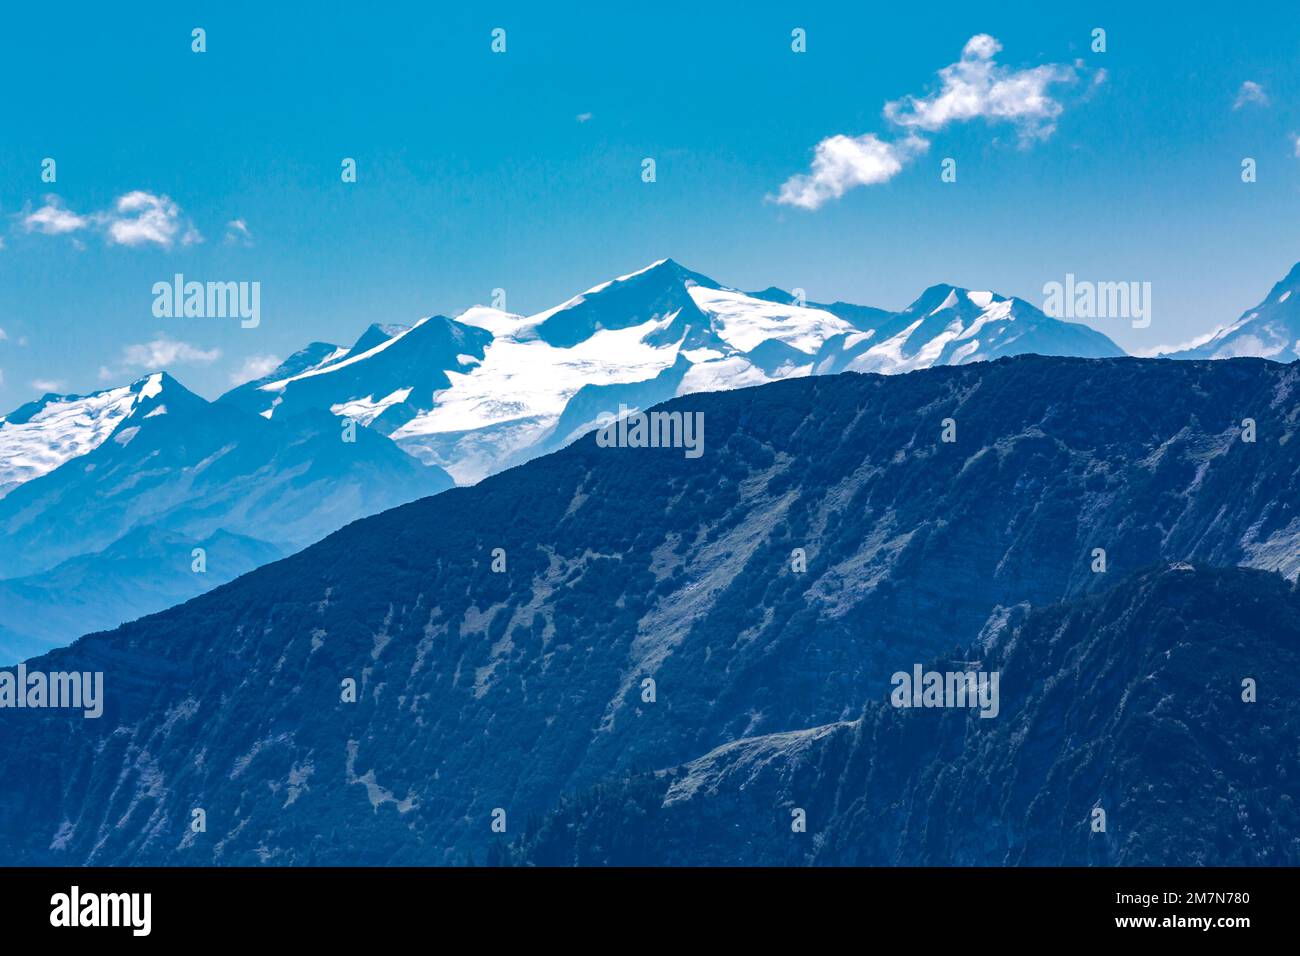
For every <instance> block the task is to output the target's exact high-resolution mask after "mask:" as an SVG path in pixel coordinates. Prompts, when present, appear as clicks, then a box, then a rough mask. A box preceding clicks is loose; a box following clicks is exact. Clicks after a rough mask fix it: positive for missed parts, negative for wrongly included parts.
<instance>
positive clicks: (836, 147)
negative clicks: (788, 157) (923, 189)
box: [776, 133, 930, 209]
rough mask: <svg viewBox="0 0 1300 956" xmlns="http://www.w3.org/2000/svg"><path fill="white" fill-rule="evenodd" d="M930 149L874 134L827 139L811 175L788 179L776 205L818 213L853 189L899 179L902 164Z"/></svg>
mask: <svg viewBox="0 0 1300 956" xmlns="http://www.w3.org/2000/svg"><path fill="white" fill-rule="evenodd" d="M929 145H930V144H929V143H927V142H926V141H925V140H923V139H921V138H920V137H918V136H908V137H907V138H906V139H903V140H900V141H899V142H896V143H887V142H885V141H884V140H882V139H880V138H879V137H878V136H876V134H875V133H867V134H866V135H864V136H858V137H852V136H844V135H837V136H828V137H827V138H826V139H824V140H822V141H821V142H820V143H818V144H817V147H816V149H815V150H814V153H813V162H812V171H811V172H809V173H807V174H800V175H797V176H791V177H790V178H789V179H787V180H786V181H785V182H784V183H782V184H781V191H780V193H779V194H778V195H777V196H776V201H777V202H778V203H781V204H782V205H786V206H798V207H799V208H800V209H817V208H818V207H820V206H821V205H822V204H823V203H826V202H828V201H829V200H832V199H839V198H840V197H841V196H843V195H844V193H846V192H847V191H848V190H850V189H853V188H854V187H855V186H873V185H875V184H877V183H884V182H888V181H889V180H891V179H893V178H894V177H895V176H897V175H898V173H899V172H900V171H901V170H902V168H903V164H904V163H906V162H907V161H908V160H910V159H911V158H912V157H914V156H917V155H919V154H920V153H923V152H924V151H925V150H926V149H927V148H929Z"/></svg>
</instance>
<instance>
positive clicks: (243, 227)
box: [225, 219, 253, 246]
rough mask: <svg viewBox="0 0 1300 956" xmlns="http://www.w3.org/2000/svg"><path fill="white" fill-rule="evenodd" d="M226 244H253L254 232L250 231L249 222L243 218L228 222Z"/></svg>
mask: <svg viewBox="0 0 1300 956" xmlns="http://www.w3.org/2000/svg"><path fill="white" fill-rule="evenodd" d="M225 242H226V245H228V246H251V245H252V244H253V234H252V233H251V232H249V231H248V223H246V222H244V220H242V219H232V220H230V222H228V223H226V239H225Z"/></svg>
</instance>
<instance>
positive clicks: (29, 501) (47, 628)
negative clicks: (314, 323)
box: [0, 373, 451, 657]
mask: <svg viewBox="0 0 1300 956" xmlns="http://www.w3.org/2000/svg"><path fill="white" fill-rule="evenodd" d="M343 437H344V436H343V434H342V429H341V427H340V422H339V421H338V420H337V419H335V418H333V417H332V416H329V415H324V414H321V413H320V412H309V413H306V414H299V415H296V416H285V417H283V418H281V419H277V420H276V421H274V422H271V421H266V420H265V419H262V418H259V417H257V416H256V415H252V414H249V413H247V412H244V411H241V410H239V409H237V408H233V407H230V406H228V405H217V404H213V403H210V402H207V401H205V400H203V399H202V398H200V397H199V396H197V395H195V394H193V393H192V392H190V391H188V390H187V389H186V388H185V387H184V386H182V385H181V384H180V383H179V382H177V381H176V380H175V379H173V378H171V377H170V376H168V375H166V374H163V373H157V374H154V375H150V376H147V377H146V378H143V379H141V380H140V381H138V382H135V383H133V384H131V385H129V386H125V387H123V388H115V389H109V390H106V391H104V392H100V393H96V394H94V395H89V396H84V397H77V396H55V395H49V396H46V397H45V398H44V399H42V400H41V401H40V402H34V403H32V404H31V405H28V406H24V407H23V408H22V409H19V410H18V412H16V413H15V414H13V415H10V416H7V417H6V419H5V420H4V421H3V423H0V449H3V453H4V454H3V458H2V459H0V460H3V461H4V462H5V468H6V470H7V474H8V475H9V476H11V478H13V479H19V478H21V479H23V480H22V481H21V483H19V482H18V481H17V480H13V481H12V482H11V485H10V489H9V492H8V494H7V495H5V497H4V498H2V499H0V579H10V580H8V581H3V580H0V594H8V595H10V596H11V597H15V599H14V600H7V601H4V602H0V629H3V630H2V631H0V634H3V635H4V638H3V640H0V644H2V645H3V647H4V649H5V650H6V651H7V652H8V654H9V656H11V657H12V656H13V655H14V654H18V655H25V654H34V653H38V652H39V651H41V650H44V649H46V648H48V647H49V646H50V642H51V641H58V642H66V641H69V640H72V639H73V638H74V637H76V636H78V635H79V634H82V633H85V632H86V630H88V629H91V628H97V627H106V626H111V625H115V624H118V623H120V622H121V621H123V620H129V619H131V618H133V617H138V616H139V615H141V614H145V613H149V612H152V611H157V610H161V609H162V608H164V607H166V606H168V604H170V603H172V602H173V601H174V600H177V599H183V598H185V597H189V596H191V595H192V594H194V593H197V592H198V591H200V590H203V589H204V588H205V587H210V586H212V585H215V584H218V583H221V582H222V581H225V580H229V579H230V578H231V577H233V576H234V575H235V574H238V573H242V572H243V571H246V570H248V569H249V568H250V567H252V566H254V565H255V564H256V563H258V562H259V561H262V560H266V559H268V558H270V557H274V556H276V555H278V554H281V553H287V552H290V551H295V550H297V549H298V548H301V547H303V546H304V545H307V544H310V543H311V542H313V541H316V540H318V539H319V538H321V537H323V536H324V535H326V534H328V533H329V532H330V531H333V530H334V529H336V528H339V527H342V526H343V525H345V524H347V523H348V522H349V521H352V520H354V519H356V518H359V517H363V516H364V515H368V514H373V513H375V512H378V511H382V510H384V509H385V508H389V507H392V506H393V505H397V504H401V503H403V502H406V501H410V500H413V499H415V498H418V497H421V496H422V495H426V494H433V493H436V492H438V491H441V490H443V489H444V488H447V487H449V486H450V485H451V480H450V478H449V477H448V476H447V475H446V474H445V473H443V472H442V471H440V470H439V469H437V468H430V467H426V466H424V465H421V464H420V463H419V462H417V461H415V459H413V458H411V457H410V456H409V455H406V454H404V453H403V452H402V451H400V450H399V449H398V448H397V447H396V446H395V445H393V444H392V443H391V442H390V441H388V439H386V438H384V437H383V436H382V435H379V434H377V433H374V432H371V431H368V430H366V429H358V430H357V434H356V441H355V442H351V443H350V442H345V441H344V440H343ZM146 528H152V529H154V532H153V533H150V534H141V533H140V532H141V531H142V530H143V529H146ZM214 536H216V540H217V541H219V542H220V543H221V546H220V547H218V548H216V549H214V552H213V553H212V554H211V555H210V556H209V559H210V560H209V565H208V567H209V570H208V571H207V573H206V574H199V573H192V572H191V583H189V584H181V583H180V582H179V581H177V579H176V574H177V573H178V571H177V569H179V568H182V567H188V566H189V565H190V563H191V552H192V550H193V548H195V547H201V546H203V544H204V542H209V541H211V540H212V539H214ZM178 549H179V550H178ZM96 567H99V568H100V570H101V572H102V583H103V584H104V586H105V587H107V583H108V582H109V581H110V580H111V581H112V590H111V593H108V592H107V591H106V592H105V594H104V596H103V598H102V599H98V600H94V601H92V600H90V597H91V594H92V593H93V590H94V589H93V588H87V586H86V585H85V583H84V582H85V581H87V580H91V581H93V580H94V579H95V572H94V568H96ZM37 576H39V577H37ZM15 579H16V580H15ZM64 584H66V585H67V586H66V587H64V586H63V585H64ZM18 595H21V596H22V599H21V600H18V599H16V596H18Z"/></svg>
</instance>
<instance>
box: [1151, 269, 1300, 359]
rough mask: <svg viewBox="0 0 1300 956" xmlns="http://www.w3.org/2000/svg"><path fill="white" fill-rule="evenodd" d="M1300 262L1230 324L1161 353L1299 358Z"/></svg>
mask: <svg viewBox="0 0 1300 956" xmlns="http://www.w3.org/2000/svg"><path fill="white" fill-rule="evenodd" d="M1298 291H1300V262H1298V263H1296V264H1295V265H1294V266H1292V267H1291V271H1290V272H1288V273H1287V274H1286V276H1285V277H1284V278H1283V279H1282V281H1280V282H1278V283H1276V284H1275V285H1274V286H1273V288H1272V289H1270V290H1269V293H1268V295H1267V296H1265V297H1264V300H1263V301H1262V302H1260V303H1259V305H1257V306H1255V307H1254V308H1253V309H1247V310H1246V311H1245V312H1243V313H1242V314H1241V316H1240V317H1239V318H1238V319H1237V320H1236V321H1235V322H1232V323H1229V324H1228V325H1224V326H1221V327H1220V328H1218V329H1215V330H1214V331H1213V332H1211V333H1210V334H1208V335H1203V336H1201V337H1200V338H1198V339H1194V340H1193V341H1191V342H1189V343H1187V344H1186V345H1184V346H1181V347H1176V348H1174V349H1170V350H1167V351H1161V353H1160V354H1162V355H1164V356H1166V357H1169V358H1191V359H1196V358H1215V359H1218V358H1239V357H1243V356H1255V357H1257V358H1267V359H1273V360H1274V361H1278V362H1290V361H1294V360H1295V359H1296V358H1300V296H1297V295H1296V293H1297V292H1298Z"/></svg>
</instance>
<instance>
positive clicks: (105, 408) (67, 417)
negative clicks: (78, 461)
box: [0, 374, 162, 498]
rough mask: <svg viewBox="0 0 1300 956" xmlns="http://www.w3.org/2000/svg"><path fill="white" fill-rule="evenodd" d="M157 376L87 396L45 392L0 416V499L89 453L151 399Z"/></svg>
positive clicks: (150, 405) (157, 385)
mask: <svg viewBox="0 0 1300 956" xmlns="http://www.w3.org/2000/svg"><path fill="white" fill-rule="evenodd" d="M161 388H162V376H161V374H155V375H149V376H146V377H145V378H142V379H140V380H139V381H136V382H133V383H131V384H130V385H124V386H122V387H120V388H112V389H106V390H105V391H102V392H95V393H94V394H91V395H54V394H47V395H44V396H42V397H41V398H39V399H37V400H36V401H33V402H28V403H27V404H26V405H23V406H22V407H20V408H18V409H15V410H14V411H13V412H10V413H9V414H8V415H4V416H0V498H3V497H4V496H5V495H7V494H8V493H9V492H11V491H13V489H15V488H17V487H18V486H19V485H21V484H23V483H24V482H27V481H31V480H32V479H33V478H39V477H40V476H41V475H45V474H49V473H50V472H51V471H53V470H54V469H55V468H58V467H59V466H60V465H62V464H63V463H64V462H65V461H68V460H69V459H71V458H77V457H79V456H81V455H84V454H86V453H87V452H90V451H94V450H95V449H96V448H98V447H99V446H100V445H102V444H103V443H104V442H105V441H106V440H107V439H108V437H109V436H110V435H111V434H113V431H114V429H116V428H117V427H118V425H120V424H121V423H122V421H123V420H124V419H125V418H127V417H128V416H130V415H131V414H132V413H133V412H137V411H139V410H141V409H144V410H145V414H147V413H148V411H149V410H150V409H152V408H154V407H156V403H154V402H151V400H152V399H154V398H156V397H157V395H158V393H159V391H160V390H161Z"/></svg>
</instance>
